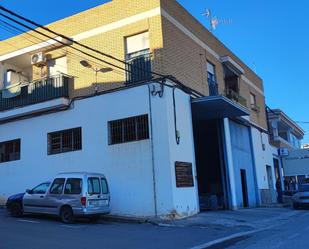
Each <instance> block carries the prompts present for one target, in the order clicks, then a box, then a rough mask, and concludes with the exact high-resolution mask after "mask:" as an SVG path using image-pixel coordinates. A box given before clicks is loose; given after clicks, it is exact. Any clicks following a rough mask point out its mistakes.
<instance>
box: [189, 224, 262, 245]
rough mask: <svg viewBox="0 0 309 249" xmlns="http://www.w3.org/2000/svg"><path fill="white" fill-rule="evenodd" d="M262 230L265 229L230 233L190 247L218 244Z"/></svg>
mask: <svg viewBox="0 0 309 249" xmlns="http://www.w3.org/2000/svg"><path fill="white" fill-rule="evenodd" d="M263 230H265V229H264V228H263V229H256V230H252V231H248V232H241V233H235V234H232V235H229V236H226V237H223V238H220V239H216V240H213V241H209V242H207V243H204V244H201V245H198V246H194V247H192V248H191V249H205V248H207V247H210V246H214V245H216V244H220V243H223V242H225V241H228V240H231V239H236V238H239V237H243V236H247V235H250V234H253V233H257V232H260V231H263Z"/></svg>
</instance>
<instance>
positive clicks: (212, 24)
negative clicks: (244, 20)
mask: <svg viewBox="0 0 309 249" xmlns="http://www.w3.org/2000/svg"><path fill="white" fill-rule="evenodd" d="M202 15H203V16H205V17H206V19H207V20H208V21H209V30H210V32H213V31H214V30H216V29H217V26H218V25H219V24H231V23H232V19H220V18H218V17H217V16H213V14H212V11H211V10H210V9H206V11H205V12H204V13H203V14H202Z"/></svg>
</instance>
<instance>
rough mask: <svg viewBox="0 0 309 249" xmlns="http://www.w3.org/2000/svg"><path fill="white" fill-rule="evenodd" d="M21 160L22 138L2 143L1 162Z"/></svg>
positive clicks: (0, 150)
mask: <svg viewBox="0 0 309 249" xmlns="http://www.w3.org/2000/svg"><path fill="white" fill-rule="evenodd" d="M15 160H20V139H15V140H11V141H6V142H1V143H0V163H4V162H9V161H15Z"/></svg>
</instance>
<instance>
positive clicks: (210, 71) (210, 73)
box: [207, 61, 216, 84]
mask: <svg viewBox="0 0 309 249" xmlns="http://www.w3.org/2000/svg"><path fill="white" fill-rule="evenodd" d="M207 80H208V83H210V84H211V83H213V82H216V69H215V65H214V64H212V63H210V62H209V61H207Z"/></svg>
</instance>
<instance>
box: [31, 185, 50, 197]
mask: <svg viewBox="0 0 309 249" xmlns="http://www.w3.org/2000/svg"><path fill="white" fill-rule="evenodd" d="M49 185H50V183H49V182H46V183H42V184H40V185H38V186H36V187H35V188H33V189H32V190H31V193H32V194H38V195H39V194H40V195H43V194H45V193H46V191H47V189H48V187H49Z"/></svg>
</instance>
